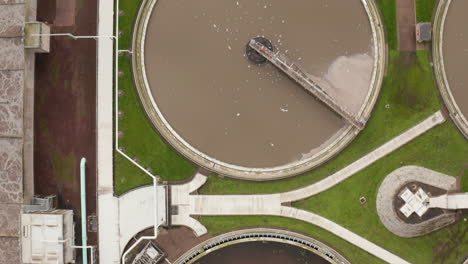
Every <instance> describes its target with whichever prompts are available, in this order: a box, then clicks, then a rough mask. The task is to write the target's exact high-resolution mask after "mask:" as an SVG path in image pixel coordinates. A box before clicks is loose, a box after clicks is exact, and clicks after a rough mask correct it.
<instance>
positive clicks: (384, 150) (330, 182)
mask: <svg viewBox="0 0 468 264" xmlns="http://www.w3.org/2000/svg"><path fill="white" fill-rule="evenodd" d="M444 121H445V118H444V116H443V115H442V113H441V112H440V111H438V112H436V113H435V114H433V115H431V116H430V117H429V118H427V119H426V120H424V121H423V122H421V123H419V124H417V125H416V126H414V127H412V128H410V129H409V130H407V131H406V132H404V133H403V134H401V135H399V136H397V137H395V138H393V139H391V140H390V141H388V142H387V143H385V144H383V145H382V146H380V147H378V148H377V149H375V150H374V151H372V152H370V153H368V154H367V155H365V156H363V157H362V158H360V159H358V160H357V161H355V162H353V163H351V164H350V165H348V166H346V167H345V168H343V169H341V170H339V171H337V172H336V173H334V174H332V175H330V176H328V177H326V178H325V179H323V180H321V181H318V182H316V183H314V184H312V185H309V186H307V187H304V188H301V189H297V190H294V191H290V192H285V193H281V202H282V203H286V202H294V201H298V200H302V199H305V198H307V197H310V196H313V195H316V194H318V193H321V192H323V191H326V190H328V189H330V188H331V187H333V186H335V185H336V184H338V183H340V182H342V181H344V180H346V179H347V178H349V177H351V176H352V175H354V174H356V173H357V172H359V171H361V170H362V169H364V168H366V167H367V166H369V165H370V164H372V163H374V162H375V161H377V160H379V159H381V158H383V157H385V156H386V155H388V154H389V153H391V152H393V151H395V150H396V149H398V148H400V147H401V146H403V145H405V144H406V143H408V142H410V141H411V140H413V139H415V138H416V137H418V136H420V135H421V134H423V133H425V132H426V131H428V130H429V129H431V128H433V127H434V126H437V125H439V124H441V123H443V122H444Z"/></svg>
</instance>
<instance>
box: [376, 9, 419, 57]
mask: <svg viewBox="0 0 468 264" xmlns="http://www.w3.org/2000/svg"><path fill="white" fill-rule="evenodd" d="M422 1H425V0H422ZM376 3H377V6H378V7H379V9H380V12H381V14H382V19H383V22H384V25H385V31H386V33H387V36H386V37H387V42H388V48H389V49H390V50H397V49H398V36H397V34H398V29H397V20H396V1H395V0H376Z"/></svg>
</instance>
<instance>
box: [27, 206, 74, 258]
mask: <svg viewBox="0 0 468 264" xmlns="http://www.w3.org/2000/svg"><path fill="white" fill-rule="evenodd" d="M21 220H22V239H21V243H22V259H23V263H24V264H29V263H31V264H32V263H34V264H37V263H40V264H67V263H74V262H75V254H74V249H73V248H72V246H73V245H74V239H75V234H74V228H73V211H72V210H54V211H46V212H31V213H24V214H22V217H21Z"/></svg>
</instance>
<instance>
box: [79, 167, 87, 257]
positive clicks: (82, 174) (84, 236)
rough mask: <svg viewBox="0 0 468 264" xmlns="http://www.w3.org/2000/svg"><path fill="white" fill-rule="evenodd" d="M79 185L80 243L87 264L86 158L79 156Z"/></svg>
mask: <svg viewBox="0 0 468 264" xmlns="http://www.w3.org/2000/svg"><path fill="white" fill-rule="evenodd" d="M80 185H81V245H82V246H83V251H82V252H83V254H82V255H83V264H88V250H87V249H86V247H87V246H88V233H87V230H86V222H87V221H86V158H81V165H80Z"/></svg>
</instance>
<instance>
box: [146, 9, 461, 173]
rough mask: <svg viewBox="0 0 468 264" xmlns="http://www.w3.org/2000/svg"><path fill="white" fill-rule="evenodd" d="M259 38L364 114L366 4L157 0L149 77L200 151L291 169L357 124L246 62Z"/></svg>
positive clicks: (157, 97)
mask: <svg viewBox="0 0 468 264" xmlns="http://www.w3.org/2000/svg"><path fill="white" fill-rule="evenodd" d="M460 2H462V1H460ZM257 36H264V37H265V38H267V39H269V40H270V41H271V42H272V43H273V45H274V49H275V51H279V52H282V53H284V54H286V55H287V56H288V57H289V58H291V59H293V61H295V62H297V64H298V65H299V66H300V67H302V68H303V69H304V70H305V71H306V72H307V73H308V74H310V75H311V76H312V77H313V78H314V79H315V80H316V82H317V83H319V84H320V86H322V88H323V89H325V90H326V91H327V93H328V94H330V95H331V96H333V97H334V98H335V99H336V101H338V102H339V104H340V105H342V106H344V107H345V108H346V109H348V110H349V111H350V112H353V113H358V112H359V111H360V109H361V106H362V105H363V103H364V101H365V99H366V96H367V95H368V92H369V90H370V86H371V78H372V73H373V66H374V56H373V52H374V50H373V39H372V30H371V25H370V22H369V18H368V15H367V13H366V10H365V8H364V6H363V4H362V2H361V0H346V1H343V0H307V1H306V0H297V1H283V0H239V1H235V0H234V1H219V0H199V1H190V0H158V1H157V2H156V6H155V8H154V9H153V13H152V16H151V19H150V21H149V24H148V29H147V33H146V40H145V49H144V52H145V55H144V59H145V67H146V76H147V78H148V83H149V86H150V89H151V93H152V96H153V98H154V101H155V103H156V104H157V106H158V108H159V111H160V112H161V114H162V116H163V118H164V119H165V120H166V121H167V123H168V124H169V125H170V126H171V127H172V129H173V130H174V131H175V132H176V133H177V134H178V136H180V138H182V139H183V140H184V141H185V142H187V143H188V144H189V145H191V146H192V147H193V148H195V149H197V150H199V151H200V152H202V153H204V154H206V155H208V156H209V157H212V158H214V159H216V160H219V161H222V162H225V163H228V164H232V165H236V166H242V167H253V168H271V167H278V166H284V165H286V164H289V163H293V162H297V161H301V160H303V159H306V158H307V157H310V156H311V155H313V154H314V153H317V152H318V151H319V150H321V149H323V148H325V147H326V146H327V143H329V142H331V141H332V140H333V139H335V138H336V137H338V135H340V132H342V131H343V130H344V129H345V128H346V127H347V126H349V124H347V123H346V121H344V120H343V119H342V118H341V117H339V116H338V115H337V114H335V113H334V112H333V111H332V110H330V109H329V108H328V107H327V106H325V105H324V104H322V103H320V102H319V101H317V99H315V98H314V97H312V96H311V95H309V94H308V93H306V92H305V91H304V90H303V88H301V87H300V86H299V85H298V84H296V83H295V82H294V81H292V80H291V79H289V78H288V77H286V75H285V74H284V73H282V72H280V71H279V70H278V69H276V68H275V67H274V66H272V65H270V64H265V65H260V66H259V65H255V64H253V63H251V62H250V61H249V60H247V58H246V57H245V48H246V44H247V43H248V41H249V40H250V39H252V38H254V37H257Z"/></svg>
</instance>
